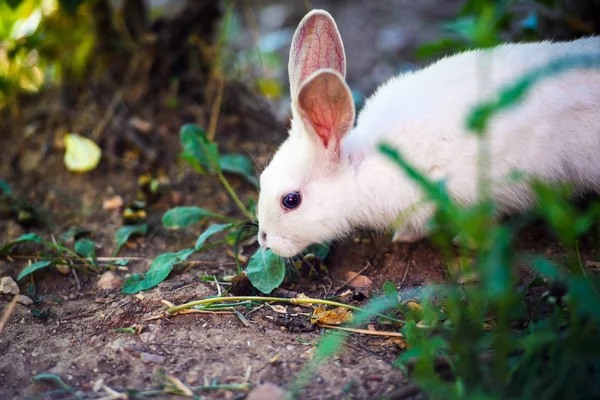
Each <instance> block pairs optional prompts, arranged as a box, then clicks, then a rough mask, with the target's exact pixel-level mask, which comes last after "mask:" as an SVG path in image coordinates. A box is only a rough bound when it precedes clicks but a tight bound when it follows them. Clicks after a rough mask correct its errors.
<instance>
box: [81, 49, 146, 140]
mask: <svg viewBox="0 0 600 400" xmlns="http://www.w3.org/2000/svg"><path fill="white" fill-rule="evenodd" d="M141 59H142V56H141V55H140V54H139V53H138V54H136V55H135V56H134V57H133V58H132V59H131V62H130V63H129V66H128V67H127V72H125V77H124V78H123V83H122V86H125V85H126V84H127V82H128V81H129V80H131V77H132V76H133V75H134V73H135V71H136V70H137V68H138V66H139V64H140V61H141ZM121 97H122V91H121V90H117V92H116V93H115V94H114V96H113V97H112V99H111V100H110V103H109V104H108V107H107V108H106V111H105V112H104V115H103V116H102V119H101V120H100V122H99V123H98V125H96V127H95V128H94V130H93V131H92V134H91V137H92V139H94V140H95V141H97V140H98V139H100V136H101V135H102V133H103V132H104V129H106V126H107V125H108V123H109V122H110V120H111V119H112V117H113V116H114V114H115V111H116V110H117V106H118V105H119V103H120V102H121Z"/></svg>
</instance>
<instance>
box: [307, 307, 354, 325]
mask: <svg viewBox="0 0 600 400" xmlns="http://www.w3.org/2000/svg"><path fill="white" fill-rule="evenodd" d="M352 318H353V315H352V311H350V310H348V309H347V308H343V307H338V308H334V309H333V310H326V309H325V308H324V307H317V308H316V309H315V311H313V314H312V315H311V317H310V322H311V323H312V324H327V325H340V324H343V323H344V322H348V321H352Z"/></svg>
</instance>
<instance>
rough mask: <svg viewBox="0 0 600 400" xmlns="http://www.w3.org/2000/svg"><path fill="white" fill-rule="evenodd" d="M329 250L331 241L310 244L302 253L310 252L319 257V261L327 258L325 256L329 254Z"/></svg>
mask: <svg viewBox="0 0 600 400" xmlns="http://www.w3.org/2000/svg"><path fill="white" fill-rule="evenodd" d="M329 250H331V242H325V243H321V244H311V245H310V246H308V247H307V248H306V251H305V252H304V254H305V255H308V254H312V255H313V256H315V257H319V258H320V259H321V261H324V260H325V258H327V256H328V255H329Z"/></svg>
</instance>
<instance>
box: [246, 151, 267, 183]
mask: <svg viewBox="0 0 600 400" xmlns="http://www.w3.org/2000/svg"><path fill="white" fill-rule="evenodd" d="M242 148H243V149H244V151H245V152H246V154H248V157H250V159H251V160H252V162H253V163H254V168H256V172H257V173H258V175H259V176H260V174H262V172H263V170H264V168H261V167H260V165H259V164H258V161H256V158H255V157H254V156H253V155H252V153H250V151H249V150H248V149H247V148H246V147H245V146H242ZM261 157H262V156H261Z"/></svg>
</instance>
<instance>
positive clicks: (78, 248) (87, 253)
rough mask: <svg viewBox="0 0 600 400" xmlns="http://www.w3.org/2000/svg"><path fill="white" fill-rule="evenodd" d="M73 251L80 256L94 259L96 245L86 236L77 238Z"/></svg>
mask: <svg viewBox="0 0 600 400" xmlns="http://www.w3.org/2000/svg"><path fill="white" fill-rule="evenodd" d="M75 252H76V253H77V254H79V255H80V256H82V257H85V258H92V259H96V246H95V245H94V242H93V241H92V240H90V239H88V238H83V239H79V240H78V241H77V242H76V243H75Z"/></svg>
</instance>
